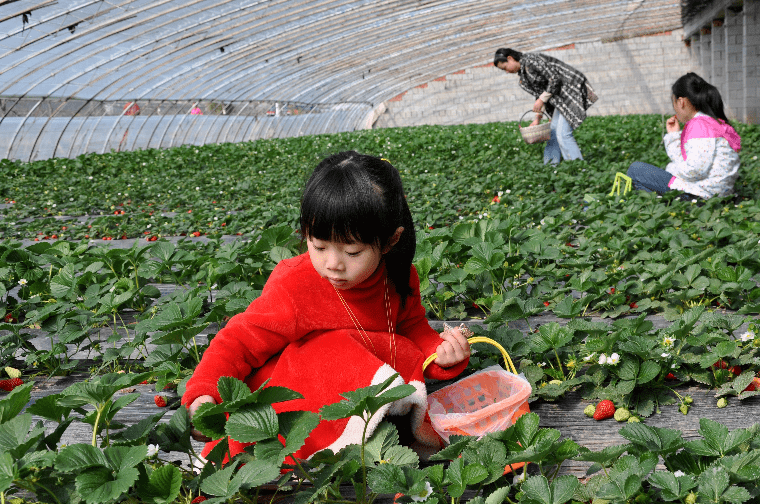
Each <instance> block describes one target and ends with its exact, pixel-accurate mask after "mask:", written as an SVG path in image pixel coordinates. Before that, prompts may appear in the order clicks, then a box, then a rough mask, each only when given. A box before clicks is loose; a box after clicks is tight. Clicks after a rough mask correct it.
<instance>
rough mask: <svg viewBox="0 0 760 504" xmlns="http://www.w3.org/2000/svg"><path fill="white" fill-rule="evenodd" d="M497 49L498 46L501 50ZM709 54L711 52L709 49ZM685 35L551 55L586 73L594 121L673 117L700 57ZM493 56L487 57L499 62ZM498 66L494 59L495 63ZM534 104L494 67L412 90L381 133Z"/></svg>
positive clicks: (510, 116) (508, 112)
mask: <svg viewBox="0 0 760 504" xmlns="http://www.w3.org/2000/svg"><path fill="white" fill-rule="evenodd" d="M496 49H497V47H496V46H495V47H494V51H495V50H496ZM708 50H709V46H708ZM694 52H695V51H694V48H693V47H688V46H687V45H686V44H685V43H684V42H683V33H682V31H681V30H674V31H672V32H664V33H658V34H654V35H648V36H643V37H636V38H630V39H623V40H618V41H612V42H588V43H578V44H572V45H570V46H565V47H562V48H558V49H555V50H552V51H549V52H548V53H549V54H551V55H552V56H554V57H556V58H558V59H560V60H562V61H565V62H567V63H569V64H570V65H572V66H574V67H576V68H577V69H579V70H581V71H582V72H583V73H585V74H586V76H587V77H588V79H589V81H590V82H591V84H592V85H593V86H594V89H595V90H596V91H597V94H598V95H599V97H600V99H599V101H598V102H597V103H596V104H594V106H592V107H591V109H589V115H613V114H614V115H618V114H649V113H657V114H672V110H673V109H672V105H671V101H670V91H669V90H670V86H671V85H672V84H673V82H674V81H675V80H676V79H677V78H678V77H680V76H681V75H683V74H684V73H686V72H689V71H696V72H699V70H700V59H699V58H697V57H695V54H694ZM492 57H493V53H491V54H488V55H484V58H487V59H489V60H491V58H492ZM491 61H492V60H491ZM533 102H534V99H533V98H532V97H531V96H530V95H528V93H526V92H525V91H523V90H522V89H521V88H520V87H519V85H518V78H517V75H514V74H507V73H505V72H503V71H501V70H498V69H497V68H496V67H494V66H493V64H492V63H490V62H489V63H487V64H485V65H480V66H473V67H471V68H467V69H465V70H461V71H459V72H455V73H453V74H449V75H446V76H444V77H441V78H439V79H436V80H434V81H432V82H429V83H427V84H424V85H422V86H418V87H416V88H413V89H410V90H409V91H407V92H406V93H403V94H402V95H399V96H397V97H396V98H394V99H392V100H389V101H388V102H386V107H387V108H386V111H385V113H384V114H382V115H380V117H379V118H378V120H377V122H376V123H375V127H376V128H378V127H395V126H416V125H421V124H441V125H446V124H468V123H487V122H497V121H516V120H518V119H519V118H520V116H521V114H522V113H523V112H525V111H527V110H530V108H531V107H532V105H533Z"/></svg>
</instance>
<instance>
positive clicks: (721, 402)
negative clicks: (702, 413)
mask: <svg viewBox="0 0 760 504" xmlns="http://www.w3.org/2000/svg"><path fill="white" fill-rule="evenodd" d="M726 406H728V400H727V399H726V398H725V397H721V398H720V399H718V407H719V408H725V407H726Z"/></svg>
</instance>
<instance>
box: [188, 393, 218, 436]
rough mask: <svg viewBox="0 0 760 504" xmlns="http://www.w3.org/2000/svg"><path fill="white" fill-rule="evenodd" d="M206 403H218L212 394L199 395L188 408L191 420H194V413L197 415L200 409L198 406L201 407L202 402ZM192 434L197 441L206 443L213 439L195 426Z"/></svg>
mask: <svg viewBox="0 0 760 504" xmlns="http://www.w3.org/2000/svg"><path fill="white" fill-rule="evenodd" d="M204 403H212V404H216V401H215V400H214V398H213V397H211V396H210V395H202V396H200V397H198V398H197V399H196V400H195V401H193V402H192V404H191V405H190V407H189V408H187V412H188V414H189V415H190V421H191V422H192V420H193V415H195V412H196V411H198V408H200V407H201V404H204ZM190 435H191V436H193V439H195V440H196V441H202V442H204V443H208V442H209V441H212V439H211V438H210V437H208V436H204V435H203V434H201V431H199V430H196V428H195V427H193V430H192V431H190Z"/></svg>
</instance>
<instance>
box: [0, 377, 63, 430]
mask: <svg viewBox="0 0 760 504" xmlns="http://www.w3.org/2000/svg"><path fill="white" fill-rule="evenodd" d="M32 387H34V382H27V383H24V384H23V385H21V386H19V387H16V388H14V389H13V390H12V391H11V393H10V394H8V396H7V397H5V398H4V399H2V400H0V424H3V423H5V422H7V421H8V420H12V419H13V418H15V417H16V415H18V414H19V413H21V411H22V410H23V409H24V407H25V406H26V405H27V404H28V403H29V401H30V400H31V398H32ZM54 420H57V419H54Z"/></svg>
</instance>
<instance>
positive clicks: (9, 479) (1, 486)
mask: <svg viewBox="0 0 760 504" xmlns="http://www.w3.org/2000/svg"><path fill="white" fill-rule="evenodd" d="M14 469H15V464H14V463H13V457H11V454H10V453H7V452H3V453H0V493H2V492H6V491H7V490H8V489H9V488H10V487H11V484H12V483H13V480H14V479H16V477H15V470H14Z"/></svg>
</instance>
